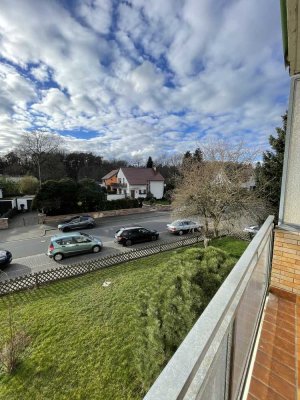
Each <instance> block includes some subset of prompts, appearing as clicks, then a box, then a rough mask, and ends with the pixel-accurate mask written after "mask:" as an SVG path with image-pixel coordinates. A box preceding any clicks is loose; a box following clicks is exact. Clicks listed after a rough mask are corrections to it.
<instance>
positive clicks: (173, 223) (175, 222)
mask: <svg viewBox="0 0 300 400" xmlns="http://www.w3.org/2000/svg"><path fill="white" fill-rule="evenodd" d="M181 223H182V221H180V220H177V221H174V222H172V223H171V225H180V224H181Z"/></svg>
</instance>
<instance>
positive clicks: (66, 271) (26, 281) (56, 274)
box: [0, 234, 203, 296]
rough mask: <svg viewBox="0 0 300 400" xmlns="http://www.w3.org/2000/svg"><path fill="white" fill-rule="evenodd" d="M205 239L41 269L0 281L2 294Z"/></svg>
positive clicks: (189, 238)
mask: <svg viewBox="0 0 300 400" xmlns="http://www.w3.org/2000/svg"><path fill="white" fill-rule="evenodd" d="M201 241H203V236H202V235H199V234H198V235H193V236H189V237H188V238H181V239H180V240H176V241H168V242H160V243H159V244H155V245H150V246H149V245H148V246H145V247H142V248H137V249H133V250H130V251H124V252H122V253H117V254H113V255H110V256H106V257H101V258H97V259H94V260H86V261H82V262H79V263H76V264H72V265H63V266H59V267H57V268H53V269H50V270H46V271H40V272H36V273H33V274H29V275H24V276H20V277H17V278H13V279H9V280H6V281H3V282H0V296H3V295H6V294H9V293H13V292H17V291H19V290H26V289H33V288H39V287H40V286H42V285H45V284H47V283H50V282H55V281H58V280H60V279H65V278H71V277H75V276H80V275H83V274H86V273H89V272H93V271H97V270H99V269H101V268H106V267H111V266H113V265H117V264H120V263H123V262H127V261H131V260H137V259H139V258H142V257H146V256H150V255H153V254H157V253H161V252H163V251H168V250H173V249H177V248H180V247H185V246H190V245H193V244H196V243H198V242H201Z"/></svg>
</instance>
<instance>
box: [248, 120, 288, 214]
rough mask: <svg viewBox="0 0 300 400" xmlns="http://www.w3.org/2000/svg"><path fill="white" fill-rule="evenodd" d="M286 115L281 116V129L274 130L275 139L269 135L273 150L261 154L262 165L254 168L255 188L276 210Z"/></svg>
mask: <svg viewBox="0 0 300 400" xmlns="http://www.w3.org/2000/svg"><path fill="white" fill-rule="evenodd" d="M286 124H287V114H285V115H283V116H282V128H276V132H277V137H274V136H273V135H270V137H269V143H270V146H271V148H272V149H273V150H267V151H265V152H264V153H263V163H262V164H260V163H258V164H257V166H256V186H257V189H258V191H259V193H260V194H261V196H262V197H264V198H265V199H266V200H268V201H269V203H270V204H271V205H272V206H274V208H275V209H276V210H278V209H279V202H280V191H281V178H282V169H283V159H284V145H285V136H286Z"/></svg>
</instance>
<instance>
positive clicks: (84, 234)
mask: <svg viewBox="0 0 300 400" xmlns="http://www.w3.org/2000/svg"><path fill="white" fill-rule="evenodd" d="M79 233H80V235H82V236H86V237H88V238H89V239H93V236H91V235H88V234H87V233H84V232H79Z"/></svg>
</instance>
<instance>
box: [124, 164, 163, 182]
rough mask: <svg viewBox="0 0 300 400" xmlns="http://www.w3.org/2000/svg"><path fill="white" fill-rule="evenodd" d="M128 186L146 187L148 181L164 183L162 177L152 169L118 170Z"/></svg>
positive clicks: (127, 168)
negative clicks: (122, 174)
mask: <svg viewBox="0 0 300 400" xmlns="http://www.w3.org/2000/svg"><path fill="white" fill-rule="evenodd" d="M120 169H121V170H122V171H123V173H124V175H125V177H126V179H127V181H128V183H129V184H130V185H147V183H148V182H149V181H161V182H163V181H164V177H163V176H162V175H161V174H160V173H159V172H158V171H155V170H154V169H153V168H130V167H126V168H123V167H122V168H120Z"/></svg>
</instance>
